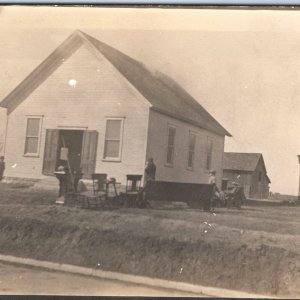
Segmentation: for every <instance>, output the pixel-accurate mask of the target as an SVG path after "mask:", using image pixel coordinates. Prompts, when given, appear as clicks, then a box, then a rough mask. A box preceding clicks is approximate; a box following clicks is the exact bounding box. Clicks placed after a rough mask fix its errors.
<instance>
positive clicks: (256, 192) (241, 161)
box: [222, 152, 271, 199]
mask: <svg viewBox="0 0 300 300" xmlns="http://www.w3.org/2000/svg"><path fill="white" fill-rule="evenodd" d="M230 181H237V182H238V183H239V184H240V185H242V186H243V187H244V192H245V195H246V197H248V198H256V199H267V198H268V197H269V184H270V183H271V181H270V179H269V177H268V175H267V169H266V166H265V162H264V159H263V155H262V154H261V153H235V152H225V153H224V160H223V182H222V187H223V189H224V188H225V187H226V185H227V183H228V182H230Z"/></svg>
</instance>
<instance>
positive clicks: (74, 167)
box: [58, 130, 83, 172]
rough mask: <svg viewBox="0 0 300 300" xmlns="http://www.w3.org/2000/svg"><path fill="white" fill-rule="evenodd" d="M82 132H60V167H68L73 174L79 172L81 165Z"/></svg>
mask: <svg viewBox="0 0 300 300" xmlns="http://www.w3.org/2000/svg"><path fill="white" fill-rule="evenodd" d="M82 140H83V131H82V130H60V131H59V153H58V165H66V166H67V167H69V168H70V169H71V171H72V172H74V171H75V172H78V171H79V169H80V165H81V151H82Z"/></svg>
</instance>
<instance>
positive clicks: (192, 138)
mask: <svg viewBox="0 0 300 300" xmlns="http://www.w3.org/2000/svg"><path fill="white" fill-rule="evenodd" d="M195 147H196V134H195V133H193V132H191V131H190V134H189V144H188V159H187V168H188V169H189V170H193V169H194V159H195Z"/></svg>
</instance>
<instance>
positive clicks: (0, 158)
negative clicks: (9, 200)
mask: <svg viewBox="0 0 300 300" xmlns="http://www.w3.org/2000/svg"><path fill="white" fill-rule="evenodd" d="M4 170H5V162H4V156H0V181H1V180H2V178H3V174H4Z"/></svg>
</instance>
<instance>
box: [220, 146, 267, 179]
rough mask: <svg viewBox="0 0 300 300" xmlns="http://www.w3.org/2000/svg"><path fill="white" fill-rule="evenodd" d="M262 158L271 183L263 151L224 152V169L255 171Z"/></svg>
mask: <svg viewBox="0 0 300 300" xmlns="http://www.w3.org/2000/svg"><path fill="white" fill-rule="evenodd" d="M260 160H262V164H263V168H264V170H265V175H266V178H267V180H268V182H269V183H271V181H270V178H269V177H268V175H267V170H266V166H265V162H264V158H263V155H262V154H261V153H237V152H224V155H223V170H230V171H243V172H254V171H255V170H256V167H257V165H258V163H259V161H260Z"/></svg>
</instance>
